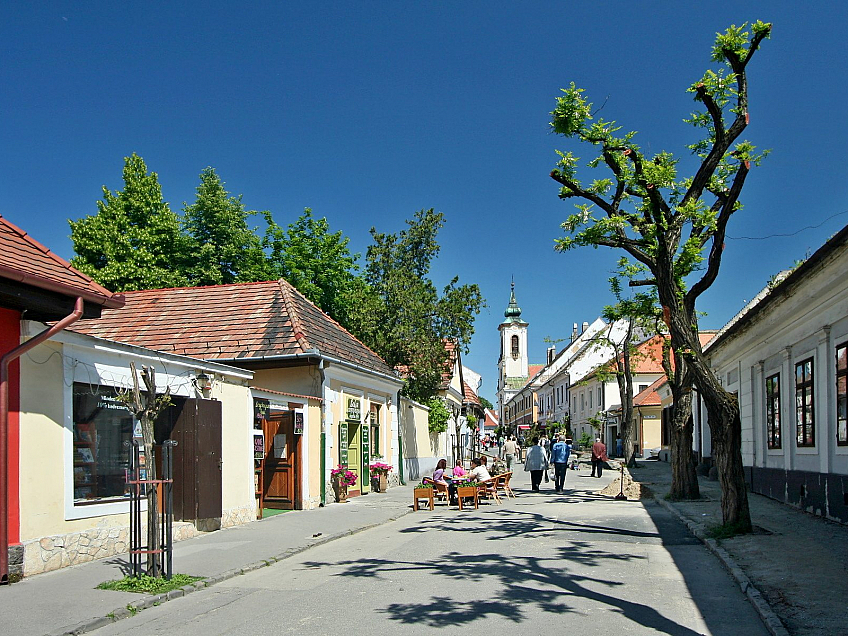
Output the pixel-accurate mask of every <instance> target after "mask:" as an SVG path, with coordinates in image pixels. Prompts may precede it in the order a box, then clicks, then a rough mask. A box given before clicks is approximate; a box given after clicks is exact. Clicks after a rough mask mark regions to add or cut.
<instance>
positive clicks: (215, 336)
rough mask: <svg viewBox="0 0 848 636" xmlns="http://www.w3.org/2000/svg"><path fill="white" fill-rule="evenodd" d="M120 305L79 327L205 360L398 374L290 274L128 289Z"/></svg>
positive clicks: (132, 342)
mask: <svg viewBox="0 0 848 636" xmlns="http://www.w3.org/2000/svg"><path fill="white" fill-rule="evenodd" d="M125 295H126V306H125V307H124V309H122V310H121V311H104V312H103V315H102V316H101V318H99V319H98V320H83V321H80V322H79V323H77V325H75V326H74V328H73V330H74V331H80V332H82V333H86V334H88V335H91V336H95V337H97V338H104V339H106V340H116V341H118V342H126V343H128V344H135V345H140V346H143V347H147V348H149V349H155V350H159V351H168V352H174V353H178V354H181V355H187V356H192V357H196V358H203V359H244V360H249V359H252V358H261V357H266V356H280V355H291V354H298V353H300V354H303V353H306V352H308V351H311V350H314V349H317V350H318V351H319V352H320V353H321V354H323V355H325V356H329V357H334V358H338V359H340V360H344V361H347V362H351V363H354V364H357V365H359V366H362V367H364V368H366V369H368V370H370V371H376V372H378V373H383V374H386V375H394V373H393V372H392V370H391V369H390V368H389V366H388V365H387V364H386V363H385V362H384V361H383V359H382V358H380V356H378V355H377V354H376V353H374V352H373V351H372V350H371V349H369V348H368V347H366V346H365V345H364V344H362V343H361V342H360V341H359V340H357V339H356V338H354V337H353V335H351V334H350V333H349V332H348V331H347V330H345V329H344V328H343V327H342V326H341V325H339V324H338V323H337V322H335V321H334V320H333V319H332V318H330V317H329V316H328V315H327V314H325V313H324V312H322V311H321V310H320V309H318V308H317V307H316V306H315V305H313V304H312V303H311V302H309V301H308V300H307V299H306V298H305V297H304V296H303V295H302V294H300V292H298V291H297V290H296V289H295V288H294V287H292V286H291V285H290V284H289V283H288V282H286V281H284V280H279V281H264V282H259V283H237V284H232V285H214V286H211V287H180V288H170V289H150V290H142V291H131V292H126V294H125Z"/></svg>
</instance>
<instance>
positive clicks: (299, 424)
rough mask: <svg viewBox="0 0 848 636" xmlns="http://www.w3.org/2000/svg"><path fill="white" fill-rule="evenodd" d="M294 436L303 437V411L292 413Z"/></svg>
mask: <svg viewBox="0 0 848 636" xmlns="http://www.w3.org/2000/svg"><path fill="white" fill-rule="evenodd" d="M294 434H295V435H303V411H295V412H294Z"/></svg>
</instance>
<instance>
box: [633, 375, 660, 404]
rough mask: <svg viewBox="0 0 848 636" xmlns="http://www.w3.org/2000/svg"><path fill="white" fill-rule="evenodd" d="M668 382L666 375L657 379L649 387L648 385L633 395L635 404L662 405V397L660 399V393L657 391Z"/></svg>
mask: <svg viewBox="0 0 848 636" xmlns="http://www.w3.org/2000/svg"><path fill="white" fill-rule="evenodd" d="M665 382H666V377H665V376H663V377H661V378H659V379H658V380H655V381H654V383H653V384H651V385H650V386H649V387H646V388H645V389H643V390H642V391H640V392H639V393H637V394H636V395H634V396H633V406H661V405H662V399H660V394H659V393H657V389H659V388H660V387H661V386H662V385H663V384H665Z"/></svg>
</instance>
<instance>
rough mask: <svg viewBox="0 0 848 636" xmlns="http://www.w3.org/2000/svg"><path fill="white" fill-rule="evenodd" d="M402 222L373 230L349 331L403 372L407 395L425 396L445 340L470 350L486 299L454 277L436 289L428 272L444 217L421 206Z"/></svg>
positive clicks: (437, 379) (436, 377) (436, 381)
mask: <svg viewBox="0 0 848 636" xmlns="http://www.w3.org/2000/svg"><path fill="white" fill-rule="evenodd" d="M407 225H408V228H407V229H406V230H403V231H401V232H399V233H397V234H384V233H380V232H377V230H376V229H375V228H371V237H372V238H373V240H374V244H373V245H370V246H369V247H368V250H367V252H366V256H365V261H366V265H365V276H364V279H365V283H366V284H367V287H365V286H363V287H362V288H361V289H360V293H362V294H365V296H362V297H360V300H361V302H357V303H353V308H354V313H353V315H352V317H351V318H352V323H353V325H352V331H353V332H354V334H355V335H357V336H358V337H359V338H360V339H362V340H363V341H364V342H365V344H367V345H368V346H370V347H371V348H372V349H374V350H375V351H376V352H377V353H378V354H379V355H380V356H382V357H383V359H384V360H385V361H386V362H387V363H388V364H389V365H390V366H392V367H402V368H403V369H404V370H405V371H406V378H407V383H406V386H405V387H404V393H405V394H406V395H408V396H409V397H411V398H413V399H415V400H418V401H420V402H426V401H427V400H429V399H430V398H431V397H432V396H434V395H435V394H436V393H437V392H438V390H439V385H440V383H441V377H442V371H443V370H444V366H445V363H446V362H447V359H448V358H447V351H446V349H445V342H454V343H456V346H457V347H458V348H459V350H460V351H467V350H468V345H469V343H470V341H471V336H472V335H473V333H474V317H475V316H476V315H477V314H478V313H479V312H480V310H481V308H482V307H483V304H484V303H483V297H482V295H481V293H480V289H479V287H478V286H477V285H476V284H470V285H469V284H464V285H459V284H458V283H459V279H458V278H457V277H455V278H454V279H453V280H451V281H450V283H449V284H448V285H447V286H445V287H444V289H443V290H442V292H441V293H439V291H438V290H437V289H436V286H435V285H434V284H433V282H432V281H431V280H430V279H429V278H428V274H429V272H430V266H431V264H432V262H433V260H434V259H435V258H436V257H437V256H438V254H439V244H438V242H437V241H436V235H437V234H438V231H439V229H441V227H442V226H443V225H444V215H443V214H441V213H436V212H434V211H433V210H432V209H430V210H420V211H419V212H416V213H415V216H414V218H413V219H412V220H408V221H407Z"/></svg>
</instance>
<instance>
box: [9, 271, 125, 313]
mask: <svg viewBox="0 0 848 636" xmlns="http://www.w3.org/2000/svg"><path fill="white" fill-rule="evenodd" d="M0 276H2V277H3V278H8V279H11V280H14V281H17V282H19V283H25V284H27V285H32V286H33V287H38V288H40V289H46V290H47V291H51V292H56V293H57V294H62V295H63V296H72V297H74V298H83V299H84V300H87V301H89V302H91V303H95V304H97V305H102V306H103V307H106V308H108V309H119V308H121V307H123V306H124V305H125V304H126V300H125V299H124V295H123V294H112V295H111V296H106V295H103V294H98V293H96V292H92V291H87V290H84V289H80V288H79V287H74V286H73V285H65V284H64V283H57V282H56V281H53V280H49V279H47V278H42V277H41V276H37V275H35V274H28V273H27V272H22V271H20V270H17V269H12V268H11V267H6V266H5V265H0Z"/></svg>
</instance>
